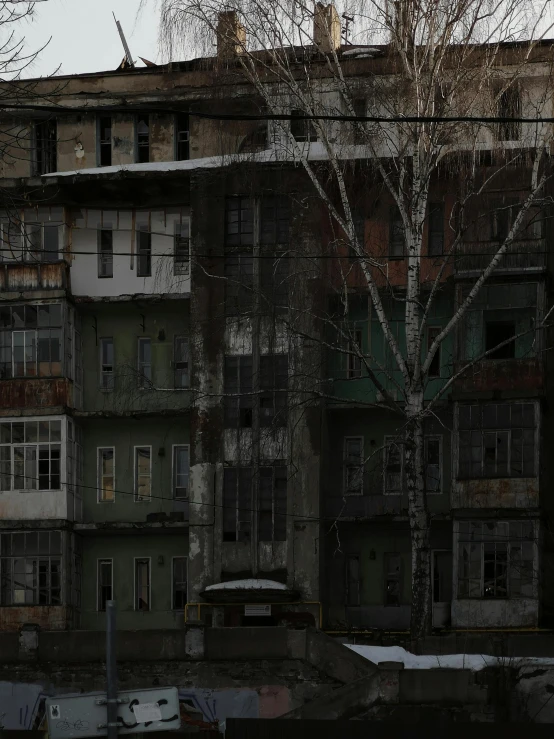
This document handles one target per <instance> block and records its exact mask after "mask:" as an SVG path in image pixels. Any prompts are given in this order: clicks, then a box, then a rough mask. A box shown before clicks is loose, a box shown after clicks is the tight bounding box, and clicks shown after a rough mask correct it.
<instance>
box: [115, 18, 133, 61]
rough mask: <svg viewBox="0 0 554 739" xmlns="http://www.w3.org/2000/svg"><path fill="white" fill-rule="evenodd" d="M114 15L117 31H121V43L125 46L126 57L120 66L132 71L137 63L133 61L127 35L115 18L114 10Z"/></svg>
mask: <svg viewBox="0 0 554 739" xmlns="http://www.w3.org/2000/svg"><path fill="white" fill-rule="evenodd" d="M112 15H113V19H114V21H115V25H116V26H117V30H118V31H119V38H120V39H121V43H122V44H123V48H124V49H125V56H124V57H123V61H122V62H121V64H120V69H128V68H129V67H130V68H131V69H134V66H135V63H134V61H133V57H132V56H131V52H130V50H129V46H128V45H127V40H126V38H125V34H124V33H123V29H122V28H121V23H120V22H119V21H118V20H117V18H116V17H115V13H114V12H113V10H112Z"/></svg>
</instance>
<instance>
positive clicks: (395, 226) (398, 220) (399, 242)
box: [389, 205, 406, 259]
mask: <svg viewBox="0 0 554 739" xmlns="http://www.w3.org/2000/svg"><path fill="white" fill-rule="evenodd" d="M404 256H406V237H405V234H404V221H403V220H402V216H401V214H400V210H399V208H398V206H397V205H392V206H391V207H390V209H389V258H390V259H400V258H402V257H404Z"/></svg>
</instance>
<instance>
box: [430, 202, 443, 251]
mask: <svg viewBox="0 0 554 739" xmlns="http://www.w3.org/2000/svg"><path fill="white" fill-rule="evenodd" d="M428 229H429V232H428V236H427V238H428V242H427V253H428V254H429V256H430V257H440V256H442V254H443V252H444V203H430V204H429V221H428Z"/></svg>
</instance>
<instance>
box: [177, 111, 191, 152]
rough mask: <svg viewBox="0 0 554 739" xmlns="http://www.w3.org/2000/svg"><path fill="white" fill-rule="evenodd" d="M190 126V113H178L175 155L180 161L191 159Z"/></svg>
mask: <svg viewBox="0 0 554 739" xmlns="http://www.w3.org/2000/svg"><path fill="white" fill-rule="evenodd" d="M189 145H190V128H189V115H188V113H178V115H177V117H176V120H175V149H176V151H175V156H176V158H177V161H178V162H182V161H184V160H185V159H189V157H190V151H189Z"/></svg>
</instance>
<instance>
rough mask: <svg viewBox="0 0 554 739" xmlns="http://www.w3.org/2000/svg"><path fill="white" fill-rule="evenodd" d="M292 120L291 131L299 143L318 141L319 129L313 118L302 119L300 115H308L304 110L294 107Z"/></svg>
mask: <svg viewBox="0 0 554 739" xmlns="http://www.w3.org/2000/svg"><path fill="white" fill-rule="evenodd" d="M290 114H291V116H293V118H292V120H291V122H290V132H291V134H292V135H293V137H294V139H295V140H296V141H298V142H299V143H302V142H310V141H317V131H316V128H315V126H314V124H313V122H312V121H311V120H306V119H302V118H301V117H300V116H304V115H307V114H306V113H305V112H304V111H303V110H297V109H293V110H291V112H290Z"/></svg>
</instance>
